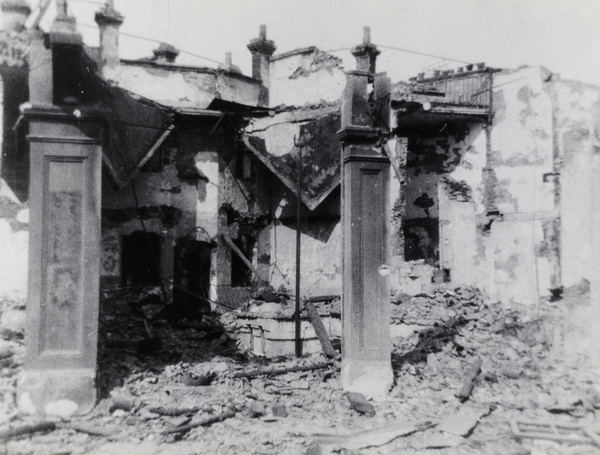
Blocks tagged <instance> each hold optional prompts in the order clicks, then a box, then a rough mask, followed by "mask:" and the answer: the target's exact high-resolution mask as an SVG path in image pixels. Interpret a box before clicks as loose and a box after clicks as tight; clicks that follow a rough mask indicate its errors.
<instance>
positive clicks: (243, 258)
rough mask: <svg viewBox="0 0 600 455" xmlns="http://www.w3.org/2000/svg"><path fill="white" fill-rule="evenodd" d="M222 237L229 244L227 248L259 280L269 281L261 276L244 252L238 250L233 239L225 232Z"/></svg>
mask: <svg viewBox="0 0 600 455" xmlns="http://www.w3.org/2000/svg"><path fill="white" fill-rule="evenodd" d="M222 237H223V240H224V241H225V243H226V244H227V245H228V246H229V248H231V249H232V250H233V252H234V253H235V254H237V255H238V257H239V258H240V259H241V260H242V262H243V263H244V264H245V265H246V267H248V268H249V269H250V271H251V272H252V273H253V274H254V276H255V277H256V278H258V279H260V280H261V281H264V282H265V283H268V282H269V280H267V279H266V278H265V277H263V276H262V274H261V273H260V272H259V271H258V270H257V269H256V267H254V266H253V265H252V262H250V261H249V260H248V258H247V257H246V256H245V255H244V253H242V250H240V249H239V248H238V247H237V245H236V244H235V243H233V240H231V238H229V236H228V235H227V234H223V235H222Z"/></svg>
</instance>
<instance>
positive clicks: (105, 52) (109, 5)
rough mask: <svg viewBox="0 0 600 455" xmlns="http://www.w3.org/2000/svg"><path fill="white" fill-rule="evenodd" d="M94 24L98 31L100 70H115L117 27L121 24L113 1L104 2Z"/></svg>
mask: <svg viewBox="0 0 600 455" xmlns="http://www.w3.org/2000/svg"><path fill="white" fill-rule="evenodd" d="M95 19H96V23H97V24H98V28H99V29H100V62H101V66H102V68H116V67H118V66H119V64H120V63H121V61H120V59H119V27H121V24H122V23H123V16H121V15H120V14H119V13H118V12H117V11H116V10H115V7H114V4H113V0H106V3H105V4H104V7H103V8H102V9H101V10H100V11H98V12H97V13H96V17H95Z"/></svg>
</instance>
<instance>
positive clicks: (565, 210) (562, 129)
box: [552, 80, 600, 287]
mask: <svg viewBox="0 0 600 455" xmlns="http://www.w3.org/2000/svg"><path fill="white" fill-rule="evenodd" d="M552 86H553V88H554V93H555V97H556V98H555V107H554V115H555V118H556V120H555V123H556V133H555V140H556V148H557V153H558V158H559V160H560V162H561V163H562V165H561V167H560V169H559V170H560V177H559V179H560V219H561V231H560V247H561V248H560V256H561V275H562V284H563V285H564V286H565V287H570V286H573V285H576V284H578V283H580V282H581V280H582V279H587V280H589V281H592V278H593V277H592V276H591V274H592V273H593V270H594V269H593V267H592V261H593V257H594V256H595V255H597V252H595V251H594V250H593V248H592V247H591V239H592V237H593V230H594V229H598V226H595V225H594V223H593V221H592V220H593V219H592V212H593V204H594V201H593V195H592V185H593V181H594V180H595V179H596V180H597V179H598V175H596V174H594V173H593V166H592V160H593V155H594V154H599V153H600V88H599V87H594V86H590V85H586V84H582V83H578V82H573V81H561V80H558V81H556V82H553V83H552ZM554 180H555V181H557V179H556V178H555V179H554Z"/></svg>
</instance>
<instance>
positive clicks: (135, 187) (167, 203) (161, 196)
mask: <svg viewBox="0 0 600 455" xmlns="http://www.w3.org/2000/svg"><path fill="white" fill-rule="evenodd" d="M190 136H192V135H186V134H180V135H178V137H177V139H176V141H175V142H174V143H172V145H173V146H174V149H173V156H170V158H169V159H163V158H160V157H158V158H157V161H156V163H157V164H156V165H155V166H158V167H157V168H155V169H153V171H152V172H149V170H150V169H142V172H139V173H137V174H136V175H135V176H134V177H133V178H132V181H131V184H130V185H128V186H127V187H125V188H123V189H116V188H115V187H114V186H113V185H111V184H110V183H109V182H108V181H107V180H106V179H105V184H104V185H103V194H102V255H101V261H100V263H101V280H102V283H103V284H104V285H109V286H115V285H116V286H118V285H120V284H121V281H122V276H121V274H122V266H123V264H122V262H121V260H122V254H123V251H122V237H123V236H125V235H131V234H133V233H135V232H143V231H144V229H145V230H146V231H147V232H149V233H152V234H157V235H159V237H160V239H161V240H160V251H158V252H157V254H156V256H157V260H159V262H160V273H161V278H163V279H166V280H170V279H172V278H173V267H174V260H175V258H174V247H175V243H176V242H177V240H178V239H181V238H188V239H190V240H196V241H202V242H210V241H211V240H212V239H213V237H214V236H216V235H217V231H218V210H217V206H218V205H217V204H218V185H219V172H218V156H217V153H216V151H215V143H214V141H212V140H211V139H210V138H207V137H202V136H198V135H195V136H194V137H193V138H192V137H190ZM167 152H169V151H164V152H163V151H161V150H158V151H157V152H156V153H157V154H158V155H160V153H167ZM158 155H157V156H158ZM144 171H147V172H144ZM136 198H137V200H136ZM142 221H143V226H142Z"/></svg>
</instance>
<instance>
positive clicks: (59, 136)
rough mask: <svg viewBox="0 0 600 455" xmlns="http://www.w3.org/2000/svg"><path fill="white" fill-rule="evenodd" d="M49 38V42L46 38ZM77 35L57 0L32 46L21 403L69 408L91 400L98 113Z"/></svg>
mask: <svg viewBox="0 0 600 455" xmlns="http://www.w3.org/2000/svg"><path fill="white" fill-rule="evenodd" d="M47 42H49V44H50V45H49V46H47V45H46V43H47ZM81 47H82V41H81V37H80V35H79V34H78V33H77V31H76V30H75V22H74V19H73V18H72V17H68V16H67V14H66V4H65V2H64V0H63V1H62V2H61V1H59V2H57V17H56V20H55V22H54V24H53V25H52V27H51V31H50V34H49V40H48V41H46V39H45V37H44V36H42V35H40V34H38V35H37V36H36V37H35V38H34V43H33V45H32V52H31V54H30V64H29V66H30V68H31V72H30V79H29V86H30V90H29V92H30V103H28V104H27V105H24V106H23V107H22V112H23V115H24V117H25V120H26V121H27V123H28V126H29V134H28V136H27V139H28V142H29V152H30V161H29V162H30V180H29V204H30V223H29V226H30V228H29V284H28V286H29V287H28V298H27V326H26V330H25V345H26V352H25V364H24V366H23V374H22V376H21V378H20V381H19V384H18V390H17V394H18V397H17V399H18V404H19V409H20V410H21V412H24V413H28V414H38V415H43V414H51V415H59V416H69V415H73V414H83V413H86V412H88V411H90V410H91V408H92V407H93V405H94V403H95V400H96V387H95V376H96V353H97V339H98V337H97V333H98V296H99V256H100V205H101V187H100V186H101V166H102V136H103V127H104V115H103V113H102V112H100V111H98V110H96V109H93V108H90V107H88V108H86V107H84V106H83V105H82V101H81V100H80V99H79V96H80V95H81V94H82V93H83V90H81V89H80V86H81V85H80V84H81V82H82V72H81V70H80V69H81V64H80V56H81V52H82V49H81Z"/></svg>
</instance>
